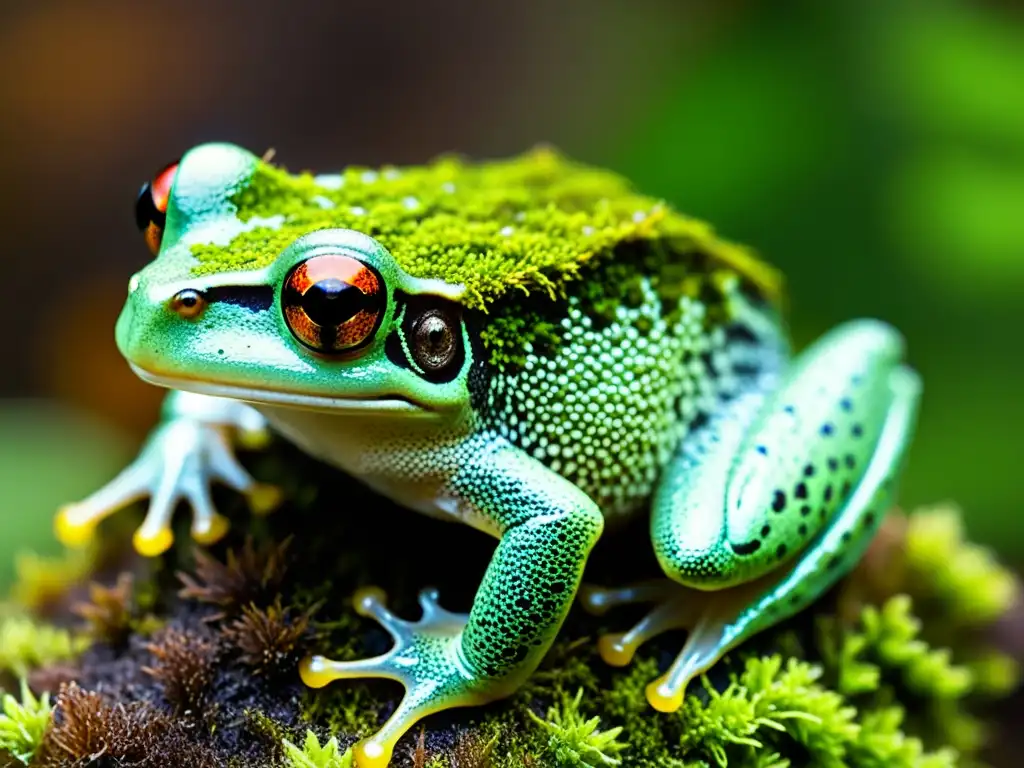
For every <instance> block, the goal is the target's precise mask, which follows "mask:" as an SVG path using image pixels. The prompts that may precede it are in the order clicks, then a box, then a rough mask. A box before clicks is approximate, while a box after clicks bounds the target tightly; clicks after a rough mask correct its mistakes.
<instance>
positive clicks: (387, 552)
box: [0, 445, 1018, 768]
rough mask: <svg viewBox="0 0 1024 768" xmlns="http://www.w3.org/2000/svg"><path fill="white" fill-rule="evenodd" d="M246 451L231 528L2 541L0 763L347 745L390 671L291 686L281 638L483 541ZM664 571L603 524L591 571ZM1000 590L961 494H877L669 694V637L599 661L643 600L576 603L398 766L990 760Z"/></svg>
mask: <svg viewBox="0 0 1024 768" xmlns="http://www.w3.org/2000/svg"><path fill="white" fill-rule="evenodd" d="M250 458H251V461H250V462H249V463H250V465H251V467H252V469H253V471H254V473H255V474H256V475H257V476H258V477H259V478H260V479H263V480H265V481H268V482H276V483H279V484H281V485H282V486H284V488H285V489H286V491H287V492H288V495H289V498H290V501H289V502H287V507H286V508H284V509H281V510H279V511H278V512H276V513H274V514H272V515H270V516H269V517H266V518H252V517H250V516H249V515H248V514H247V513H246V512H245V510H244V509H243V508H242V505H241V503H240V502H239V500H238V499H236V498H233V497H231V496H230V495H229V494H225V495H224V496H223V497H221V498H220V499H219V503H220V505H221V508H222V510H225V511H227V512H228V513H229V515H230V516H231V517H232V519H233V521H234V526H233V530H232V533H231V534H230V535H229V536H228V537H227V538H226V539H225V540H224V541H223V542H221V543H220V544H218V545H217V546H216V547H213V548H212V549H210V550H208V551H199V550H196V549H195V548H194V547H193V546H192V544H191V543H190V542H189V541H188V538H187V535H186V531H185V530H184V529H183V530H180V531H179V532H178V542H179V543H178V545H177V546H176V547H175V548H174V549H172V550H171V551H170V552H169V553H168V554H167V555H165V556H164V557H162V558H160V559H156V560H148V561H147V560H143V559H141V558H139V557H137V556H135V555H134V554H132V553H131V551H130V545H129V543H128V542H129V536H130V531H131V526H132V524H133V523H135V522H136V519H130V518H131V517H132V516H131V515H130V514H124V515H119V516H115V518H113V519H112V520H111V521H110V523H109V525H108V526H106V527H105V528H104V529H103V536H102V540H101V542H99V543H98V544H97V546H96V547H95V548H94V549H93V550H92V551H91V552H89V553H88V555H86V556H73V555H69V556H68V557H67V558H65V559H62V560H57V561H42V560H39V559H34V558H31V557H29V558H26V559H24V560H23V561H22V562H21V563H20V567H19V571H20V573H21V580H20V582H19V584H18V585H17V587H16V589H15V591H14V593H13V594H12V595H11V597H10V600H9V601H8V603H7V604H6V607H5V609H4V612H3V613H0V685H2V686H3V687H4V688H5V689H6V690H7V691H8V694H7V695H6V696H5V697H4V701H3V706H2V714H0V765H7V764H10V765H22V764H29V765H33V766H86V765H89V766H154V767H156V766H168V765H182V766H197V767H199V768H202V767H204V766H301V767H302V768H309V767H311V766H312V767H314V768H341V767H343V766H347V765H349V764H350V762H349V761H350V759H351V758H350V756H348V755H347V754H346V750H347V748H348V747H349V746H350V745H351V744H352V743H353V742H354V741H355V740H356V739H358V738H359V737H361V736H365V735H367V734H369V733H371V732H372V731H373V730H374V729H375V728H376V726H377V725H378V724H379V723H381V722H382V721H383V720H384V719H385V718H386V717H387V715H388V713H389V711H390V710H391V709H392V708H393V707H394V705H395V704H396V702H397V700H398V696H400V694H401V688H400V686H398V685H397V684H392V683H389V682H365V683H363V682H356V683H348V684H343V683H337V684H334V685H332V686H329V687H328V688H326V689H324V690H321V691H312V690H307V689H306V688H304V687H303V685H302V684H301V683H300V682H299V680H298V677H297V674H296V672H295V665H296V662H297V660H298V658H300V657H301V655H303V654H304V653H307V652H311V651H319V652H325V653H328V654H330V655H331V656H333V657H335V658H341V659H351V658H357V657H361V656H365V655H373V654H378V653H381V652H383V651H385V650H386V649H387V648H388V646H389V638H388V636H387V634H386V633H385V632H384V631H383V630H382V629H381V628H380V627H378V626H377V625H376V624H374V623H372V622H371V621H368V620H365V619H363V618H360V617H359V616H358V615H357V614H356V613H355V612H354V610H353V609H352V606H351V595H352V593H353V591H354V590H355V589H356V587H358V586H360V585H364V584H371V583H372V584H378V585H381V586H383V587H384V588H385V589H386V590H387V592H388V594H389V595H390V596H391V607H392V608H393V609H394V610H395V611H396V612H397V613H399V614H400V615H402V616H404V617H407V618H413V617H415V616H416V615H417V611H418V607H417V604H416V594H417V592H418V591H419V590H420V589H421V588H423V587H424V586H428V585H432V586H436V587H438V588H439V589H440V592H441V601H442V603H443V604H444V605H445V607H447V608H449V609H452V610H466V609H468V607H469V605H470V603H471V600H472V596H473V593H474V591H475V588H476V586H477V584H478V581H479V578H480V576H481V574H482V573H483V570H484V568H485V566H486V563H487V560H488V558H489V555H490V552H491V550H492V548H493V542H492V541H491V540H489V539H488V538H487V537H485V536H483V535H482V534H480V533H477V532H474V531H472V530H468V529H464V528H462V527H460V526H457V525H452V524H447V523H444V522H440V521H435V520H431V519H426V518H423V517H421V516H418V515H416V514H414V513H411V512H408V511H406V510H403V509H399V508H395V507H394V506H393V505H391V504H390V503H389V502H387V501H384V500H382V499H380V498H379V497H376V496H374V495H372V494H370V493H369V492H368V491H365V490H362V489H361V488H358V487H353V485H354V484H353V483H352V481H349V480H347V479H346V478H344V477H342V476H340V475H338V474H337V473H335V472H333V471H331V470H329V469H327V468H326V467H323V466H320V465H318V464H316V463H314V462H311V461H310V460H308V459H306V458H304V457H301V456H299V455H297V453H296V451H294V450H292V449H290V448H288V447H287V446H284V445H279V446H275V448H274V450H272V451H270V452H269V453H267V454H264V455H261V456H253V457H250ZM182 517H183V518H184V516H182ZM181 522H182V525H183V526H184V525H186V524H187V521H186V520H184V519H182V521H181ZM624 553H628V556H627V557H625V558H624V556H623V555H624ZM656 573H657V571H656V565H655V563H654V561H653V557H652V556H651V554H650V547H649V545H648V544H647V541H646V526H645V525H644V522H643V521H638V522H637V524H636V525H632V526H630V527H629V528H627V529H625V530H623V531H621V532H618V533H616V535H614V536H606V537H605V539H604V540H603V541H602V542H601V543H600V544H599V545H598V548H597V551H596V552H595V553H594V556H593V558H592V560H591V563H590V566H589V568H588V571H587V577H586V578H587V580H589V581H592V582H596V583H609V584H610V583H615V582H618V581H620V580H621V579H622V578H624V577H629V578H634V577H635V578H642V577H645V576H650V575H653V574H656ZM1017 600H1018V586H1017V582H1016V580H1015V578H1014V577H1013V576H1012V575H1011V574H1010V573H1009V572H1007V571H1006V570H1004V569H1003V568H1001V567H1000V566H999V565H998V564H997V563H996V562H995V561H994V560H993V559H992V557H991V556H990V555H989V554H988V553H987V552H986V551H985V550H983V549H981V548H979V547H976V546H974V545H971V544H970V543H967V542H965V541H964V539H963V536H962V531H961V528H960V523H959V517H958V513H957V512H956V510H955V509H953V508H951V507H945V506H943V507H936V508H933V509H926V510H918V511H915V512H913V513H911V514H909V515H906V516H904V515H902V514H900V513H899V512H895V513H893V515H891V516H890V518H889V521H888V522H887V524H886V525H885V526H884V527H883V529H882V532H881V533H880V535H879V536H878V538H877V539H876V541H875V542H874V544H873V546H872V548H871V550H870V551H869V553H868V555H867V556H866V558H865V560H864V562H863V563H862V564H861V566H860V567H859V568H858V569H857V571H855V572H854V573H853V574H852V575H851V576H850V577H848V578H847V579H846V580H845V581H844V582H842V583H841V584H840V586H839V587H837V588H836V589H835V590H833V591H832V592H831V593H829V594H828V595H827V596H825V597H824V598H823V599H822V600H820V601H819V602H818V603H817V604H816V605H815V606H813V607H812V608H811V609H809V610H807V611H805V612H804V613H802V614H801V615H799V616H797V617H795V618H794V619H793V620H791V621H789V622H787V623H786V624H785V625H783V626H780V627H778V628H776V629H774V630H771V631H769V632H767V633H765V634H763V635H761V636H759V637H757V638H755V639H754V640H753V641H752V642H750V643H748V644H747V645H745V646H743V647H741V648H740V649H738V650H737V651H736V652H734V653H732V654H731V655H730V656H728V657H727V658H726V659H725V660H724V661H723V662H721V663H719V664H718V665H716V666H715V667H714V668H713V669H712V670H711V672H710V674H709V675H708V676H707V677H706V679H704V680H703V681H702V682H700V683H697V684H694V685H693V686H692V688H691V690H690V691H689V693H688V696H687V699H686V702H685V705H684V707H683V709H682V710H680V711H679V712H678V713H675V714H671V715H664V714H658V713H656V712H655V711H654V710H652V709H651V708H650V707H649V706H648V705H647V703H646V701H645V700H644V697H643V688H644V685H645V684H646V683H647V682H648V681H649V680H650V679H651V678H653V677H654V676H655V675H656V673H657V670H658V669H660V668H661V669H663V668H664V667H665V666H666V665H667V664H668V663H669V662H670V661H671V659H672V657H673V656H674V654H675V653H676V652H677V651H678V649H679V648H680V644H681V639H682V638H681V636H680V635H678V634H674V635H667V636H665V637H663V638H660V639H659V640H658V641H657V642H654V643H652V644H651V645H650V646H649V647H645V648H644V649H643V650H642V652H641V653H640V654H639V656H638V659H637V660H636V661H635V662H634V663H633V664H632V665H631V666H630V667H628V668H625V669H612V668H609V667H607V666H605V665H604V664H603V663H602V662H601V661H600V659H599V658H598V657H597V655H596V652H595V644H594V639H595V637H596V636H597V635H598V634H599V633H600V632H601V631H602V630H603V629H611V628H617V629H621V628H623V627H625V626H626V625H627V623H628V622H630V621H632V620H634V619H636V618H637V617H638V614H636V613H631V612H630V611H628V610H623V611H621V612H615V613H612V614H610V615H609V616H606V617H602V618H594V617H590V616H587V615H585V614H583V613H582V612H580V611H579V610H578V609H574V610H573V612H572V614H571V615H570V618H569V620H568V621H567V623H566V626H565V628H564V630H563V632H562V634H561V636H560V639H559V641H558V642H557V643H556V645H555V647H554V648H553V649H552V651H551V653H550V654H549V656H548V658H547V659H546V661H545V662H544V664H543V665H542V667H541V669H540V670H539V671H538V672H537V673H536V674H535V675H534V676H533V678H532V680H531V681H530V683H529V684H528V685H527V686H526V687H525V688H524V689H523V690H521V691H520V692H519V693H518V694H516V695H515V696H513V697H512V698H510V699H508V700H505V701H502V702H497V703H495V704H492V705H489V706H487V707H482V708H475V709H463V710H453V711H449V712H446V713H442V714H439V715H435V716H432V717H430V718H428V719H427V720H425V721H423V722H422V723H421V727H418V728H417V729H415V730H414V731H413V732H412V733H410V734H409V735H407V737H406V738H405V739H404V740H403V741H402V742H401V743H400V744H399V747H398V749H397V750H396V753H395V758H394V760H393V763H392V764H393V765H395V766H401V767H402V768H408V767H409V766H414V767H415V768H442V767H450V768H511V767H512V766H515V767H516V768H520V767H522V768H549V767H550V768H562V767H563V766H592V767H593V768H597V767H598V766H614V765H623V766H636V767H637V768H655V767H656V766H657V767H658V768H682V767H683V766H716V767H718V768H724V767H725V766H729V767H730V768H735V767H736V766H741V767H743V766H763V767H767V766H778V767H779V768H782V767H784V766H792V767H793V768H797V767H799V766H879V767H881V766H929V767H930V766H935V767H938V766H952V765H965V766H973V765H982V764H984V760H985V759H986V757H987V755H988V754H989V752H988V751H987V750H988V745H990V744H992V743H993V739H994V738H995V736H996V734H995V733H994V730H993V727H992V726H991V723H993V722H995V718H994V717H993V713H994V712H995V711H996V709H997V707H998V706H999V702H1000V701H1001V700H1002V699H1004V698H1005V697H1007V696H1009V695H1010V694H1011V693H1012V692H1013V690H1014V688H1015V685H1016V680H1017V672H1016V669H1017V667H1016V663H1015V661H1014V659H1013V658H1012V657H1011V656H1010V655H1009V654H1007V653H1006V652H1005V651H1004V650H1001V649H1000V647H999V640H998V638H999V632H998V631H997V629H998V627H999V626H1000V625H1001V623H1003V622H1005V621H1006V617H1007V616H1008V615H1009V614H1010V612H1012V611H1013V610H1014V608H1015V607H1016V606H1017ZM19 680H20V681H21V682H20V683H19ZM5 761H6V762H5Z"/></svg>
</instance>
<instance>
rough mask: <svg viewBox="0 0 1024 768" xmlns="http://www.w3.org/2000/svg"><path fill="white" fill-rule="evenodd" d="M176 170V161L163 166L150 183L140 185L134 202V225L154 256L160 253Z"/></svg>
mask: <svg viewBox="0 0 1024 768" xmlns="http://www.w3.org/2000/svg"><path fill="white" fill-rule="evenodd" d="M177 170H178V161H177V160H176V161H174V162H173V163H170V164H169V165H167V166H165V167H164V169H163V170H162V171H160V172H159V173H158V174H157V175H156V176H154V177H153V180H152V181H150V182H147V183H146V184H143V185H142V189H140V190H139V197H138V199H136V201H135V224H136V226H138V228H139V231H140V232H142V236H143V237H144V238H146V245H148V246H149V250H150V251H151V252H152V253H153V255H154V256H156V254H157V253H159V252H160V241H161V240H163V236H164V222H165V221H166V220H167V201H168V200H169V199H170V197H171V185H172V184H173V183H174V174H175V173H176V172H177Z"/></svg>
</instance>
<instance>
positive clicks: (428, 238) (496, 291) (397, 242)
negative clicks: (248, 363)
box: [192, 149, 779, 309]
mask: <svg viewBox="0 0 1024 768" xmlns="http://www.w3.org/2000/svg"><path fill="white" fill-rule="evenodd" d="M342 179H343V183H342V185H341V186H340V187H338V188H328V187H326V186H324V185H322V184H319V183H317V181H316V179H315V177H314V176H312V175H310V174H308V173H304V174H299V175H290V174H288V173H287V172H286V171H285V170H283V169H280V168H276V167H274V166H271V165H269V164H267V163H265V162H262V161H261V162H260V163H259V164H258V166H257V169H256V171H255V172H254V175H253V177H252V178H251V180H250V181H249V183H248V185H247V186H245V187H243V188H242V189H240V190H239V191H238V192H237V193H236V194H235V196H234V197H233V199H232V202H233V203H234V204H235V206H236V207H237V210H238V214H237V215H238V217H239V218H240V219H241V220H243V221H248V220H249V219H251V218H253V217H269V216H277V215H283V216H284V217H285V221H284V223H283V224H282V225H281V226H280V227H278V228H273V227H267V226H263V227H256V228H254V229H252V230H251V231H249V232H245V233H242V234H239V235H237V236H236V237H235V238H234V239H233V240H232V241H231V242H230V243H229V244H228V245H227V246H226V247H223V246H213V245H196V246H193V249H192V250H193V254H194V255H195V256H196V258H197V259H198V260H199V263H198V265H197V266H196V268H195V270H194V271H195V272H196V274H212V273H216V272H220V271H225V270H233V269H256V268H260V267H263V266H266V265H268V264H269V263H271V262H272V261H273V260H274V259H275V258H276V257H277V255H278V254H279V253H280V252H281V250H283V249H284V248H285V247H286V246H287V245H288V244H289V243H291V242H292V241H293V240H295V239H296V238H297V237H299V236H300V235H302V234H304V233H306V232H309V231H311V230H314V229H321V228H325V227H344V228H350V229H357V230H359V231H361V232H364V233H366V234H368V235H371V236H373V237H375V238H376V239H377V240H379V241H380V242H381V243H382V244H383V245H384V246H385V247H386V248H387V249H388V250H389V251H390V252H391V253H392V254H393V255H394V257H395V259H396V260H397V261H398V263H399V264H400V265H401V266H402V268H403V269H404V270H405V271H406V272H408V273H409V274H411V275H413V276H415V277H424V278H440V279H442V280H445V281H446V282H448V283H452V284H460V283H461V284H463V285H464V286H465V288H466V291H467V298H466V304H467V306H470V307H473V308H477V309H484V308H486V306H487V305H488V304H490V303H491V302H492V301H494V300H495V299H497V298H499V297H501V296H502V295H504V294H506V293H507V292H509V291H512V290H516V291H521V292H523V293H534V292H538V291H539V292H541V293H543V294H546V295H548V296H550V297H552V298H553V297H556V296H558V295H560V294H561V292H562V288H563V286H564V284H565V283H567V282H569V281H571V280H574V279H577V278H578V276H579V274H580V270H581V268H582V267H583V266H584V265H586V264H587V263H588V262H591V261H592V260H594V259H596V258H597V257H600V256H608V255H610V254H612V253H613V252H614V251H615V250H616V249H617V248H619V247H620V246H622V245H623V244H626V243H647V244H651V245H652V247H653V246H654V245H660V246H663V248H662V249H661V250H662V252H663V253H665V254H689V253H695V252H696V253H701V254H704V255H706V257H708V258H709V259H710V260H711V261H712V262H714V263H716V264H720V265H722V266H725V267H728V268H729V269H730V270H732V271H735V272H738V273H739V274H741V275H744V276H745V277H747V278H748V279H749V280H750V281H751V282H752V283H754V284H755V285H757V286H758V287H759V288H760V289H761V290H762V291H763V292H765V293H766V294H768V295H770V296H772V297H774V296H777V294H778V292H779V278H778V275H777V274H776V273H775V271H774V270H772V269H771V268H770V267H768V266H767V265H765V264H763V263H761V262H760V261H758V260H757V259H755V258H754V257H753V256H752V255H751V254H750V252H748V251H747V250H746V249H744V248H741V247H739V246H737V245H733V244H731V243H728V242H725V241H723V240H721V239H719V238H718V237H717V236H716V235H715V234H714V232H713V231H712V230H711V228H710V227H709V226H708V225H707V224H704V223H703V222H700V221H696V220H694V219H691V218H688V217H686V216H683V215H681V214H679V213H677V212H675V211H673V210H671V209H669V208H668V207H667V206H666V205H664V204H663V203H661V202H660V201H658V200H655V199H653V198H650V197H646V196H644V195H641V194H639V193H637V192H636V191H634V190H633V188H632V187H631V185H630V184H629V183H628V182H627V181H626V180H625V179H623V178H622V177H620V176H618V175H616V174H614V173H611V172H608V171H605V170H601V169H597V168H592V167H588V166H585V165H581V164H578V163H574V162H571V161H569V160H567V159H565V158H563V157H562V156H560V155H559V154H557V153H555V152H553V151H552V150H550V149H537V150H534V151H532V152H528V153H526V154H523V155H521V156H519V157H515V158H512V159H510V160H502V161H494V162H486V163H476V164H473V163H467V162H463V161H462V160H460V159H458V158H455V157H444V158H442V159H440V160H438V161H436V162H434V163H431V164H429V165H424V166H416V167H408V168H402V169H397V168H385V169H382V170H381V171H371V170H367V169H362V168H348V169H346V170H345V171H344V172H343V174H342ZM325 204H326V207H325Z"/></svg>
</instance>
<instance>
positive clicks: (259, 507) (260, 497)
mask: <svg viewBox="0 0 1024 768" xmlns="http://www.w3.org/2000/svg"><path fill="white" fill-rule="evenodd" d="M246 495H247V496H248V498H249V508H250V509H251V510H252V513H253V514H254V515H268V514H270V513H271V512H273V511H274V510H275V509H277V506H278V505H279V504H280V503H281V500H282V499H283V498H284V494H283V493H282V492H281V489H280V488H278V487H277V486H276V485H268V484H267V483H256V484H255V485H254V486H253V487H252V488H250V489H249V491H248V493H247V494H246Z"/></svg>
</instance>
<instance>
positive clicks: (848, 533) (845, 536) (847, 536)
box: [841, 531, 850, 544]
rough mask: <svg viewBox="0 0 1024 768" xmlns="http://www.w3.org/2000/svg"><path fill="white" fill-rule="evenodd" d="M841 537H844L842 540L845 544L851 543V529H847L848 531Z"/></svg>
mask: <svg viewBox="0 0 1024 768" xmlns="http://www.w3.org/2000/svg"><path fill="white" fill-rule="evenodd" d="M841 538H842V540H843V544H849V543H850V532H849V531H846V532H845V533H844V534H843V535H842V537H841Z"/></svg>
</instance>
